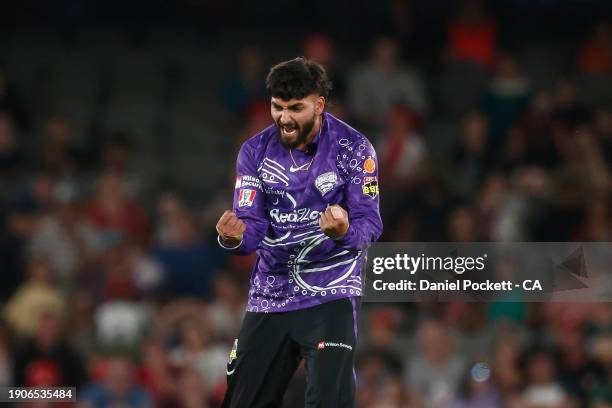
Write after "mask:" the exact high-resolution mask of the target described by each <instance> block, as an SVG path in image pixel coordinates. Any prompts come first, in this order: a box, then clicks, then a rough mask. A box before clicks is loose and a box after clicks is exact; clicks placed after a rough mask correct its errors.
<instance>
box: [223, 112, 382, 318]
mask: <svg viewBox="0 0 612 408" xmlns="http://www.w3.org/2000/svg"><path fill="white" fill-rule="evenodd" d="M236 173H237V177H236V189H235V193H234V212H235V213H236V215H237V216H238V218H240V219H241V220H243V221H244V222H245V223H246V225H247V227H246V231H245V232H244V237H243V240H242V242H241V243H240V245H238V246H237V247H235V248H231V249H230V248H226V249H228V250H229V251H230V252H232V253H235V254H241V255H244V254H250V253H252V252H253V251H255V250H256V251H257V255H258V257H257V262H256V263H255V268H254V270H253V273H252V275H251V289H250V291H249V302H248V305H247V311H249V312H286V311H290V310H297V309H304V308H307V307H311V306H315V305H318V304H321V303H325V302H329V301H332V300H336V299H339V298H345V297H351V296H361V294H362V279H363V277H362V270H363V268H364V264H365V256H366V250H367V248H368V246H369V244H370V243H371V242H373V241H375V240H376V239H378V237H379V236H380V234H381V232H382V221H381V219H380V214H379V196H378V161H377V159H376V153H375V152H374V149H373V148H372V145H371V143H370V142H369V141H368V140H367V139H366V137H365V136H363V135H362V134H361V133H359V132H358V131H356V130H355V129H353V128H351V127H350V126H349V125H347V124H346V123H344V122H342V121H340V120H339V119H337V118H335V117H334V116H332V115H331V114H329V113H323V122H322V125H321V129H320V132H319V133H318V134H317V136H316V137H315V138H314V140H313V141H312V143H311V144H310V145H309V146H308V149H307V151H306V152H302V151H300V150H295V149H293V150H289V149H287V148H285V147H284V146H283V145H282V144H281V142H280V140H279V136H278V130H277V128H276V126H275V125H272V126H270V127H268V128H266V129H265V130H263V131H262V132H260V133H258V134H257V135H255V136H253V137H252V138H250V139H249V140H247V141H246V142H245V143H244V144H243V145H242V147H241V148H240V152H239V153H238V160H237V162H236ZM334 204H339V205H340V206H342V207H343V208H344V209H345V210H347V212H348V215H349V222H350V226H349V229H348V232H347V233H346V235H344V236H343V237H341V238H339V239H332V238H329V237H328V236H326V235H325V234H323V232H322V231H321V229H320V227H319V217H320V215H321V213H322V212H323V211H325V209H326V208H327V207H328V206H330V205H334Z"/></svg>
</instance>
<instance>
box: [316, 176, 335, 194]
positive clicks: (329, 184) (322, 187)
mask: <svg viewBox="0 0 612 408" xmlns="http://www.w3.org/2000/svg"><path fill="white" fill-rule="evenodd" d="M337 181H338V176H337V175H336V173H334V172H333V171H328V172H327V173H323V174H321V175H319V176H318V177H317V178H316V180H315V186H316V187H317V190H319V192H320V193H321V195H322V196H324V195H325V194H327V193H328V192H330V191H331V189H333V188H334V186H335V185H336V182H337Z"/></svg>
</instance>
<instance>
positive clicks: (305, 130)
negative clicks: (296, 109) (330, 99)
mask: <svg viewBox="0 0 612 408" xmlns="http://www.w3.org/2000/svg"><path fill="white" fill-rule="evenodd" d="M315 119H316V116H313V117H312V119H311V120H310V121H308V122H306V123H304V126H303V127H299V126H298V137H297V140H296V141H295V142H293V143H287V142H285V141H284V140H283V138H282V137H280V134H281V128H282V126H281V125H280V123H279V122H276V127H277V128H278V134H279V138H280V142H281V144H282V145H283V146H284V147H285V148H287V149H295V148H297V147H298V146H299V145H301V144H304V143H306V139H307V138H308V135H309V134H310V132H311V131H312V128H313V127H314V125H315Z"/></svg>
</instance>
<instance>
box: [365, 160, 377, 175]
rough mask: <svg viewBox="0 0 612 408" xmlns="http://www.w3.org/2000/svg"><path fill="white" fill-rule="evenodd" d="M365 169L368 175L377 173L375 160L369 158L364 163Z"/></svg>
mask: <svg viewBox="0 0 612 408" xmlns="http://www.w3.org/2000/svg"><path fill="white" fill-rule="evenodd" d="M363 169H364V170H365V172H366V173H374V171H376V162H375V161H374V159H373V158H371V157H368V158H367V159H366V161H365V162H363Z"/></svg>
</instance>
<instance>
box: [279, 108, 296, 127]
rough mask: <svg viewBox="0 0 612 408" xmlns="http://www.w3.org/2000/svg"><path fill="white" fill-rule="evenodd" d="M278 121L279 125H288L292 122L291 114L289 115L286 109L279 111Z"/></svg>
mask: <svg viewBox="0 0 612 408" xmlns="http://www.w3.org/2000/svg"><path fill="white" fill-rule="evenodd" d="M279 121H280V123H281V125H288V124H290V123H292V122H293V120H292V119H291V115H289V112H287V111H282V112H281V115H280V119H279Z"/></svg>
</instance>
